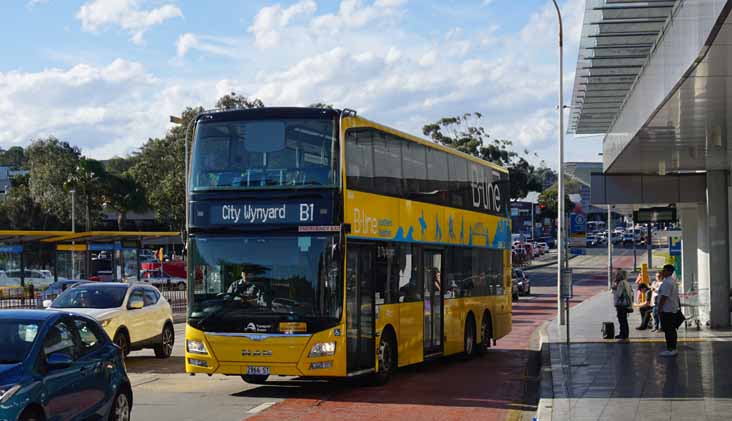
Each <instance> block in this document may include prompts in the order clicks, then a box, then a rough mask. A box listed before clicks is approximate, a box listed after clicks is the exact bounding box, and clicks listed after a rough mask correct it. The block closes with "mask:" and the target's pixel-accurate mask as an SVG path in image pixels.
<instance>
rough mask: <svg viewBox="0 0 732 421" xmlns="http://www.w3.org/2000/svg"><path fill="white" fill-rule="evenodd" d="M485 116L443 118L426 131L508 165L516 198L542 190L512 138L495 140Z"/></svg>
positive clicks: (434, 137)
mask: <svg viewBox="0 0 732 421" xmlns="http://www.w3.org/2000/svg"><path fill="white" fill-rule="evenodd" d="M482 117H483V115H482V114H481V113H479V112H474V113H465V114H463V115H461V116H456V117H445V118H441V119H440V120H438V121H437V122H435V123H432V124H427V125H425V126H424V127H423V128H422V133H424V134H425V135H426V136H429V137H430V138H431V139H432V140H434V141H435V142H437V143H440V144H442V145H445V146H449V147H451V148H455V149H457V150H459V151H461V152H464V153H467V154H469V155H473V156H477V157H478V158H481V159H484V160H486V161H489V162H493V163H496V164H498V165H501V166H504V167H506V168H507V169H508V172H509V180H510V183H511V187H510V189H511V196H510V197H511V199H512V200H517V199H521V198H523V197H526V195H527V194H528V193H529V192H530V191H538V190H541V187H542V184H541V183H540V182H539V180H538V179H537V178H536V177H535V176H534V174H533V172H534V167H533V166H532V165H531V164H530V163H529V162H528V161H527V160H526V159H525V158H524V157H522V156H520V155H519V154H518V153H516V152H515V151H513V150H512V149H511V148H512V146H513V144H512V142H511V141H509V140H505V139H491V138H490V135H489V134H488V133H487V132H486V130H485V128H483V127H482V126H481V125H480V119H481V118H482ZM524 155H528V151H524Z"/></svg>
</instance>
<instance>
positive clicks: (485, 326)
mask: <svg viewBox="0 0 732 421" xmlns="http://www.w3.org/2000/svg"><path fill="white" fill-rule="evenodd" d="M480 330H481V336H482V337H483V340H482V341H481V344H480V346H479V347H478V348H479V349H480V351H482V352H485V351H487V350H488V349H489V348H490V347H491V346H493V344H492V343H491V341H492V340H493V316H492V315H491V312H490V310H487V309H486V310H485V311H484V312H483V319H482V321H481V329H480Z"/></svg>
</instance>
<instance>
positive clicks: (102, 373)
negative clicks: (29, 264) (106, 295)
mask: <svg viewBox="0 0 732 421" xmlns="http://www.w3.org/2000/svg"><path fill="white" fill-rule="evenodd" d="M0 344H2V346H0V421H11V420H12V421H17V420H22V421H30V420H49V421H51V420H54V421H55V420H59V421H61V420H77V419H103V420H120V421H127V420H129V419H130V413H131V411H132V388H131V387H130V380H129V378H128V377H127V372H126V371H125V365H124V361H123V356H122V353H121V352H120V350H119V348H117V346H115V345H114V344H113V343H112V341H111V340H110V339H109V337H108V336H107V334H106V333H104V330H103V329H102V328H101V327H100V326H99V324H98V323H97V322H96V321H95V320H94V319H92V318H89V317H86V316H82V315H77V314H71V313H66V312H60V311H42V310H7V311H0Z"/></svg>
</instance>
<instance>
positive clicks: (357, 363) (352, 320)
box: [346, 245, 376, 373]
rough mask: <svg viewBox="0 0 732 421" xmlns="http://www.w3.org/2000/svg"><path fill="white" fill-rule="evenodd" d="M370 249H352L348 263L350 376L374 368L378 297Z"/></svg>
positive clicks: (347, 326)
mask: <svg viewBox="0 0 732 421" xmlns="http://www.w3.org/2000/svg"><path fill="white" fill-rule="evenodd" d="M371 259H372V256H371V253H370V252H369V249H368V248H366V247H359V246H357V245H349V246H348V258H347V261H346V355H347V361H348V364H347V367H348V373H357V372H360V371H364V370H369V369H373V368H374V362H375V355H376V354H375V349H374V337H375V335H374V330H375V327H374V293H373V288H372V287H371V264H372V260H371Z"/></svg>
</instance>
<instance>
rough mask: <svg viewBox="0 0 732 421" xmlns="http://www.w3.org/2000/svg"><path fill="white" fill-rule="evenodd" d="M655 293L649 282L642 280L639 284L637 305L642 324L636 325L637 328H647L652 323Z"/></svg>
mask: <svg viewBox="0 0 732 421" xmlns="http://www.w3.org/2000/svg"><path fill="white" fill-rule="evenodd" d="M652 296H653V293H652V292H651V288H649V287H648V284H646V283H644V282H642V283H640V284H638V303H637V304H635V307H637V308H638V311H639V312H640V316H641V324H640V326H638V327H636V328H635V329H636V330H646V329H648V325H649V324H651V313H652V312H653V299H652Z"/></svg>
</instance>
